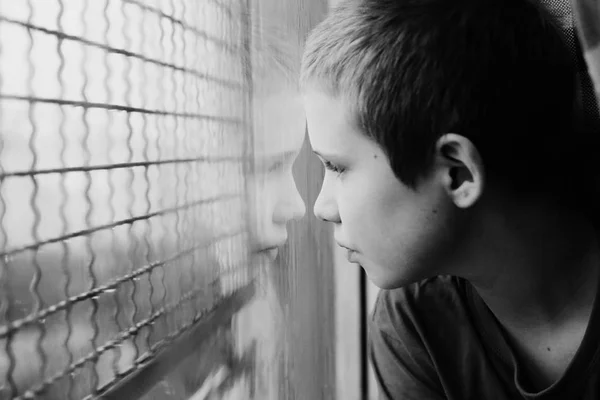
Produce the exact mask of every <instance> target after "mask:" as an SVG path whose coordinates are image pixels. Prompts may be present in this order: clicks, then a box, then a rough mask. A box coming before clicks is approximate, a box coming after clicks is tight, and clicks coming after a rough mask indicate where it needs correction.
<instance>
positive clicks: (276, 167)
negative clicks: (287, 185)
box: [268, 161, 284, 172]
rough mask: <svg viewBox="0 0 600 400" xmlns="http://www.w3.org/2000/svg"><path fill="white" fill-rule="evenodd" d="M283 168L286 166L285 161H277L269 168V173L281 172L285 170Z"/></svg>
mask: <svg viewBox="0 0 600 400" xmlns="http://www.w3.org/2000/svg"><path fill="white" fill-rule="evenodd" d="M283 166H284V163H283V161H277V162H275V163H273V164H271V165H270V166H269V168H268V172H276V171H281V170H282V169H283Z"/></svg>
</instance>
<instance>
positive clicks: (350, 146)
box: [303, 88, 377, 154]
mask: <svg viewBox="0 0 600 400" xmlns="http://www.w3.org/2000/svg"><path fill="white" fill-rule="evenodd" d="M303 102H304V107H305V110H306V118H307V123H308V135H309V137H310V142H311V145H312V147H313V149H314V150H315V151H317V152H319V153H321V152H322V153H327V154H333V153H336V154H337V153H353V152H358V151H362V150H363V149H365V148H367V147H368V148H369V149H370V148H371V147H377V146H376V145H375V143H373V142H372V141H371V140H369V139H368V138H367V137H366V136H365V135H364V134H363V133H362V132H361V131H360V130H359V129H358V127H357V126H356V124H355V123H353V117H352V115H353V114H352V111H351V107H350V106H349V105H348V103H347V102H346V101H344V100H343V99H342V98H341V97H340V96H332V95H330V94H328V93H327V92H325V91H322V90H319V89H314V88H313V89H309V90H307V91H305V92H304V94H303Z"/></svg>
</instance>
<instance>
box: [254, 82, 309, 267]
mask: <svg viewBox="0 0 600 400" xmlns="http://www.w3.org/2000/svg"><path fill="white" fill-rule="evenodd" d="M254 106H255V114H254V151H255V162H254V173H253V175H252V176H251V177H250V182H249V183H250V184H249V194H250V199H249V203H250V224H251V228H250V229H251V233H252V250H253V253H254V254H260V255H262V256H266V257H267V258H268V259H270V260H271V261H272V260H274V259H275V257H276V256H277V252H278V250H277V249H278V247H280V246H282V245H283V244H284V243H285V241H286V240H287V229H286V224H287V222H289V221H291V220H293V219H299V218H301V217H302V216H303V215H304V212H305V205H304V202H303V200H302V198H301V197H300V194H299V193H298V189H297V188H296V184H295V182H294V177H293V175H292V165H293V163H294V161H295V159H296V157H297V155H298V153H299V152H300V149H301V147H302V143H303V141H304V133H305V117H304V111H303V107H302V102H301V98H300V96H299V94H297V93H295V92H294V91H282V92H281V93H277V94H271V95H268V96H262V97H258V98H257V99H256V100H255V104H254Z"/></svg>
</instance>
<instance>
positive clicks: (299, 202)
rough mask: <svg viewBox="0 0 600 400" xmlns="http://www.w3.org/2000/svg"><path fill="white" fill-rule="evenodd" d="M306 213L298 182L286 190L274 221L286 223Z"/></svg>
mask: <svg viewBox="0 0 600 400" xmlns="http://www.w3.org/2000/svg"><path fill="white" fill-rule="evenodd" d="M304 214H306V205H305V204H304V200H303V199H302V196H300V193H299V192H298V188H297V187H296V184H295V183H293V184H292V185H291V187H289V188H288V189H287V190H285V192H284V194H283V196H282V198H281V202H280V204H279V206H278V207H277V208H276V210H275V213H274V215H273V222H275V223H278V224H285V223H287V222H289V221H291V220H299V219H300V218H302V217H304Z"/></svg>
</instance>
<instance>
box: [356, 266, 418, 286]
mask: <svg viewBox="0 0 600 400" xmlns="http://www.w3.org/2000/svg"><path fill="white" fill-rule="evenodd" d="M365 272H366V274H367V277H368V278H369V281H371V283H373V284H374V285H375V286H377V287H378V288H379V289H384V290H393V289H399V288H401V287H405V286H408V285H411V284H413V283H416V282H419V281H421V280H423V279H425V278H424V277H416V276H390V275H389V274H388V275H386V274H385V273H381V274H376V273H369V272H368V271H367V270H366V269H365Z"/></svg>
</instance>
